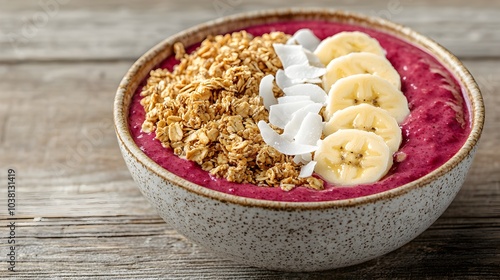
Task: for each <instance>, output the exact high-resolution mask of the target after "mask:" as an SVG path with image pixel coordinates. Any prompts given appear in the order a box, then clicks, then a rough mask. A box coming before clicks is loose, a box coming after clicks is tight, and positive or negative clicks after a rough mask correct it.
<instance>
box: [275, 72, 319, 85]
mask: <svg viewBox="0 0 500 280" xmlns="http://www.w3.org/2000/svg"><path fill="white" fill-rule="evenodd" d="M298 83H301V81H298V80H297V81H296V82H294V81H292V79H290V78H288V77H287V76H286V74H285V71H283V70H282V69H278V71H276V84H277V85H278V87H279V88H280V89H281V90H284V89H285V88H287V87H291V86H293V85H295V84H298ZM320 83H321V80H320Z"/></svg>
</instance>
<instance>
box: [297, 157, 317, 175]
mask: <svg viewBox="0 0 500 280" xmlns="http://www.w3.org/2000/svg"><path fill="white" fill-rule="evenodd" d="M314 167H316V161H311V162H309V163H308V164H306V165H304V166H302V168H301V169H300V173H299V178H305V177H310V176H312V174H313V172H314Z"/></svg>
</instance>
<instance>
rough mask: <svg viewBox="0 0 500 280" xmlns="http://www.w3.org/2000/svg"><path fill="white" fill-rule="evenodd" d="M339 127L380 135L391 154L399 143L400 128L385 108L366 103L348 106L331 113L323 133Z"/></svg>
mask: <svg viewBox="0 0 500 280" xmlns="http://www.w3.org/2000/svg"><path fill="white" fill-rule="evenodd" d="M340 129H360V130H364V131H368V132H373V133H375V134H377V135H378V136H380V137H382V138H383V139H384V141H385V143H386V144H387V146H389V150H390V153H391V155H392V154H394V153H395V152H396V151H397V150H398V149H399V145H401V140H402V136H401V128H400V127H399V125H398V123H397V122H396V119H394V118H393V117H392V116H391V115H390V114H389V113H388V112H387V111H386V110H384V109H381V108H377V107H375V106H372V105H368V104H360V105H356V106H350V107H347V108H345V109H342V110H339V111H337V112H335V114H333V115H332V117H331V118H330V120H329V121H328V122H327V123H326V124H325V126H324V128H323V133H324V134H325V135H330V134H332V133H335V132H336V131H338V130H340Z"/></svg>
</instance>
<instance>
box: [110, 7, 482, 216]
mask: <svg viewBox="0 0 500 280" xmlns="http://www.w3.org/2000/svg"><path fill="white" fill-rule="evenodd" d="M306 18H307V19H309V18H310V19H318V20H330V21H334V22H341V23H348V24H354V25H358V26H364V27H368V28H372V29H374V30H377V31H381V32H385V33H388V34H390V35H392V36H396V37H397V38H399V39H403V40H406V41H408V42H410V43H413V44H414V45H416V46H417V47H419V48H421V49H424V50H425V51H427V52H429V53H430V54H431V55H433V56H434V57H435V58H436V59H437V60H438V61H439V62H440V63H442V64H443V65H445V66H446V67H447V69H448V70H449V71H450V72H451V73H452V74H453V75H454V76H455V78H456V79H457V80H458V81H459V82H460V83H461V85H462V90H463V92H464V95H465V101H466V103H467V106H468V109H469V113H470V119H471V131H470V134H469V135H468V137H467V140H466V141H465V143H464V144H463V146H462V147H461V148H460V150H459V151H458V152H457V153H456V154H455V155H454V156H453V157H452V158H450V159H449V160H448V161H446V162H445V163H444V164H443V165H441V166H439V167H438V168H437V169H435V170H433V171H432V172H430V173H428V174H426V175H424V176H423V177H421V178H419V179H417V180H414V181H411V182H409V183H407V184H404V185H401V186H399V187H396V188H393V189H390V190H387V191H383V192H379V193H375V194H372V195H368V196H362V197H356V198H351V199H343V200H332V201H317V202H316V201H315V202H288V201H272V200H264V199H255V198H247V197H242V196H237V195H232V194H227V193H223V192H219V191H216V190H212V189H209V188H206V187H203V186H200V185H197V184H194V183H192V182H190V181H188V180H186V179H183V178H181V177H179V176H177V175H175V174H173V173H171V172H169V171H168V170H166V169H165V168H163V167H161V166H160V165H159V164H157V163H156V162H154V161H153V160H152V159H151V158H149V157H148V156H147V155H146V154H145V153H144V152H143V151H142V150H141V149H140V148H139V147H138V146H137V145H136V143H135V141H134V140H133V139H132V136H131V134H130V132H129V129H128V112H129V105H130V104H126V103H127V102H126V98H127V94H128V95H130V96H129V100H130V99H131V98H132V95H133V94H134V93H135V92H136V90H137V87H138V86H139V84H140V82H142V80H143V79H144V78H146V77H147V74H149V71H150V70H152V69H153V67H154V66H156V65H157V64H158V63H159V62H161V61H162V60H163V59H164V58H163V59H158V57H161V56H165V57H166V56H167V55H166V53H167V52H170V54H171V49H172V46H173V43H175V42H176V41H178V40H182V39H186V38H193V37H197V38H198V39H197V41H198V42H199V41H201V40H202V39H203V38H204V37H205V36H206V35H203V34H206V32H208V31H209V30H212V29H215V28H222V27H223V26H224V25H226V26H227V25H231V26H233V24H236V25H238V24H240V25H243V27H244V26H245V25H246V26H249V25H252V24H250V23H245V22H247V21H252V20H261V21H262V22H261V24H263V23H272V22H276V21H280V20H281V21H283V20H299V19H306ZM226 29H227V31H226V32H229V31H231V30H235V29H237V28H226ZM146 65H149V66H146ZM138 76H144V77H139V78H140V79H139V78H137V77H138ZM484 110H485V109H484V102H483V98H482V96H481V93H480V90H479V87H478V85H477V83H476V82H475V80H474V78H473V77H472V75H471V74H470V72H469V71H468V70H467V69H466V67H465V66H464V65H463V64H462V62H460V61H459V59H458V58H457V57H456V56H455V55H453V54H452V53H451V52H449V51H448V50H447V49H445V48H444V47H442V46H441V45H439V44H438V43H436V42H435V41H434V40H432V39H430V38H427V37H425V36H423V35H421V34H420V33H418V32H416V31H413V30H412V29H410V28H408V27H405V26H403V25H400V24H396V23H393V22H391V21H388V20H386V19H382V18H377V17H372V16H367V15H364V14H360V13H355V12H347V11H343V10H338V9H325V8H288V9H271V10H263V11H254V12H245V13H240V14H236V15H231V16H226V17H222V18H219V19H216V20H212V21H208V22H205V23H202V24H198V25H196V26H193V27H191V28H188V29H185V30H183V31H181V32H178V33H176V34H174V35H172V36H170V37H168V38H166V39H164V40H163V41H161V42H160V43H158V44H157V45H156V46H154V47H153V48H151V49H150V50H149V51H147V52H146V53H145V54H144V55H142V56H141V57H140V58H139V59H138V60H137V61H136V62H135V63H134V64H133V65H132V66H131V67H130V69H129V70H128V71H127V73H126V75H125V76H124V77H123V79H122V80H121V82H120V85H119V87H118V89H117V92H116V95H115V100H114V108H113V117H114V126H115V132H116V135H117V138H118V142H119V144H120V145H121V146H122V148H123V149H125V150H126V151H127V152H128V154H129V155H130V156H131V157H133V158H134V160H135V161H137V162H139V163H141V164H142V165H144V166H145V168H147V169H148V170H149V171H150V172H153V173H155V174H156V175H157V176H159V177H161V178H162V179H164V180H167V181H170V182H171V183H173V185H174V186H175V187H180V188H183V189H185V190H187V191H189V192H191V193H194V194H198V195H202V196H204V197H207V198H211V199H215V200H217V201H219V202H222V203H232V204H238V205H242V206H247V207H259V208H268V209H274V210H288V211H295V210H312V209H326V208H340V207H355V206H359V205H362V204H368V203H374V202H377V201H379V200H387V199H391V198H393V197H397V196H401V195H403V194H405V193H408V192H410V191H411V190H414V189H418V188H423V187H425V186H427V185H428V184H429V183H431V182H432V181H434V180H436V179H438V178H439V177H441V176H443V175H445V174H446V173H447V172H449V171H450V170H451V169H453V168H455V167H456V166H457V165H458V164H459V163H460V162H461V161H463V160H464V159H465V158H466V157H467V156H469V154H471V153H472V152H473V151H474V148H475V146H476V144H477V142H478V141H479V138H480V135H481V132H482V129H483V126H484V119H485V111H484ZM124 156H125V155H124ZM160 187H168V186H167V185H161V186H160Z"/></svg>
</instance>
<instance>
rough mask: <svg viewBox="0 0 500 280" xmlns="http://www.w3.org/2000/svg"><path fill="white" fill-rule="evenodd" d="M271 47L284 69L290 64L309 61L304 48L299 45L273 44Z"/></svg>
mask: <svg viewBox="0 0 500 280" xmlns="http://www.w3.org/2000/svg"><path fill="white" fill-rule="evenodd" d="M273 47H274V51H275V52H276V54H277V55H278V57H279V59H280V60H281V64H282V65H283V68H285V69H286V68H288V67H290V66H292V65H296V64H304V63H308V62H309V60H308V59H307V55H306V54H305V53H304V48H302V46H300V45H284V44H273Z"/></svg>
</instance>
